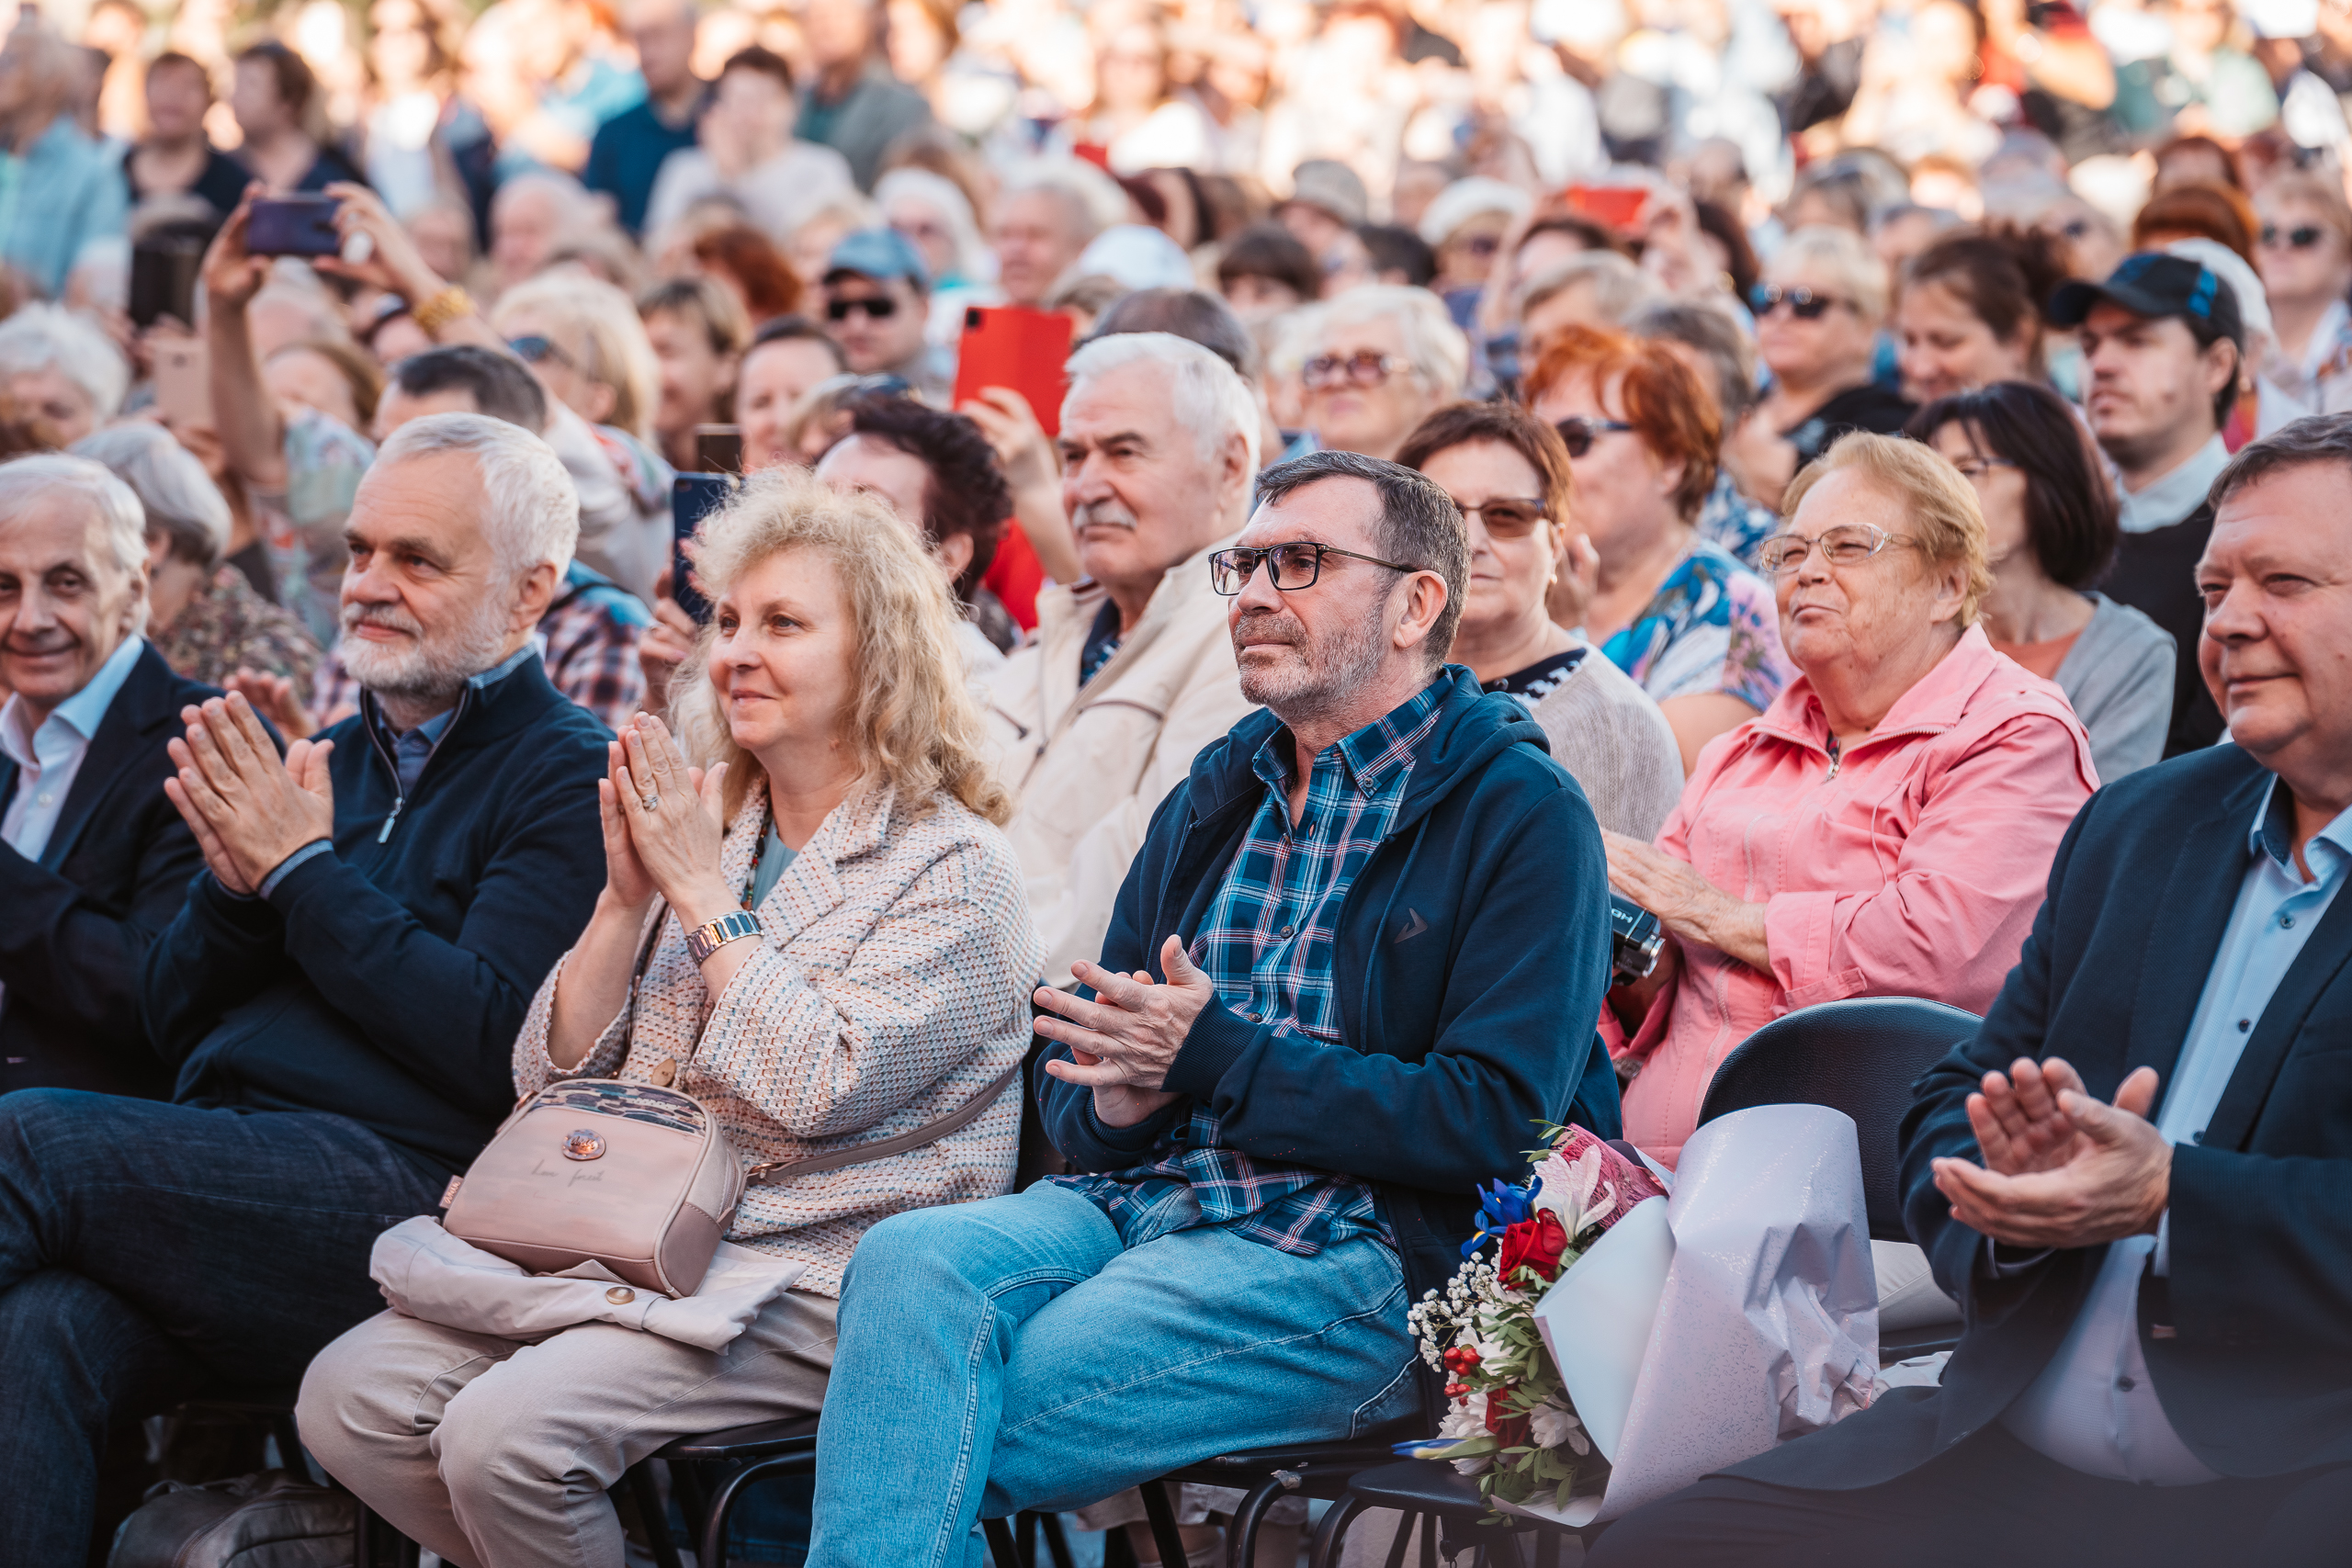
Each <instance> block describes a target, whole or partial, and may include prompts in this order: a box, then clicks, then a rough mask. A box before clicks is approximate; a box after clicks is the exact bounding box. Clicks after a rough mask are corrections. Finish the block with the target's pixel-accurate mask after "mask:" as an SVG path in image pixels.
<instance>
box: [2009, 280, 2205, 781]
mask: <svg viewBox="0 0 2352 1568" xmlns="http://www.w3.org/2000/svg"><path fill="white" fill-rule="evenodd" d="M2049 313H2050V320H2051V321H2052V322H2054V323H2055V324H2057V325H2059V326H2062V327H2075V328H2077V329H2079V330H2078V334H2077V335H2078V340H2079V341H2080V343H2081V344H2082V349H2083V368H2084V371H2085V373H2086V378H2087V387H2086V396H2085V398H2084V400H2083V412H2084V413H2085V414H2086V416H2087V417H2088V419H2089V422H2090V427H2091V434H2093V435H2094V436H2096V437H2097V438H2098V444H2099V447H2100V449H2101V450H2102V451H2104V452H2105V453H2106V454H2107V456H2108V457H2109V460H2110V461H2111V462H2113V463H2114V465H2115V470H2116V476H2117V478H2118V479H2120V481H2121V483H2120V486H2119V487H2118V491H2119V493H2118V495H2117V500H2118V501H2119V502H2121V515H2120V519H2119V520H2120V522H2121V524H2122V525H2123V540H2122V543H2121V544H2120V546H2119V547H2118V548H2117V550H2116V557H2115V567H2114V570H2111V571H2110V572H2109V574H2108V576H2107V578H2106V579H2105V580H2104V581H2101V582H2100V583H2099V584H2098V587H2099V591H2100V592H2103V593H2105V594H2106V595H2107V596H2108V597H2109V598H2110V599H2113V600H2115V601H2117V602H2118V603H2119V604H2129V605H2131V607H2132V608H2133V609H2135V610H2138V611H2140V612H2141V613H2142V614H2143V615H2146V616H2147V617H2148V618H2149V619H2150V620H2153V621H2154V622H2155V623H2156V625H2158V626H2162V627H2163V628H2164V629H2165V631H2167V632H2169V633H2171V634H2172V640H2173V646H2174V648H2175V649H2176V650H2177V656H2178V659H2179V668H2178V670H2177V671H2176V673H2175V676H2174V681H2173V699H2172V700H2173V716H2172V727H2171V728H2170V730H2169V732H2168V733H2167V734H2166V736H2165V756H2167V757H2177V756H2179V755H2181V754H2182V753H2183V752H2185V751H2192V750H2197V749H2198V748H2199V747H2202V746H2211V744H2212V743H2213V742H2214V741H2215V740H2218V739H2221V736H2222V710H2221V709H2220V708H2219V707H2218V706H2216V705H2214V701H2213V696H2212V694H2211V693H2210V692H2208V691H2207V690H2206V689H2205V682H2204V681H2203V679H2202V678H2201V677H2199V674H2198V672H2197V644H2198V637H2199V633H2200V632H2201V631H2202V629H2203V627H2204V621H2205V604H2204V601H2203V600H2202V599H2201V598H2200V597H2199V594H2198V592H2197V581H2196V575H2195V574H2196V567H2197V559H2198V557H2199V556H2200V555H2201V554H2203V553H2204V549H2205V540H2206V536H2208V535H2210V534H2211V532H2212V530H2213V509H2212V508H2211V506H2209V505H2208V504H2206V499H2205V497H2206V491H2208V490H2209V489H2210V488H2211V486H2212V483H2213V481H2214V479H2217V478H2219V477H2220V475H2221V472H2222V469H2223V468H2226V467H2228V466H2229V461H2230V454H2229V448H2228V447H2227V446H2223V445H2222V423H2224V422H2225V421H2226V420H2228V418H2229V417H2230V408H2231V405H2232V404H2233V403H2234V402H2235V401H2236V400H2237V389H2238V372H2239V369H2240V367H2241V365H2242V363H2243V360H2244V356H2245V325H2244V319H2243V318H2242V317H2241V315H2240V314H2239V310H2238V299H2237V296H2236V294H2235V293H2234V292H2233V291H2232V289H2231V288H2230V286H2229V284H2228V282H2226V281H2225V280H2224V279H2222V277H2220V276H2217V275H2215V274H2214V273H2213V272H2212V271H2211V269H2210V268H2208V267H2207V266H2205V265H2203V264H2202V263H2200V262H2198V261H2195V260H2192V259H2190V258H2189V257H2187V256H2176V255H2168V254H2164V253H2161V252H2154V251H2143V252H2141V253H2139V254H2135V255H2129V256H2126V257H2124V258H2123V261H2122V264H2121V265H2119V266H2117V267H2116V269H2115V271H2114V272H2113V273H2112V274H2111V275H2110V276H2109V277H2108V279H2107V281H2106V282H2104V283H2092V282H2089V281H2087V280H2084V279H2077V280H2075V282H2073V283H2069V284H2066V285H2065V286H2064V287H2063V288H2060V289H2059V290H2058V291H2057V292H2056V293H2055V294H2053V295H2052V296H2051V298H2050V312H2049Z"/></svg>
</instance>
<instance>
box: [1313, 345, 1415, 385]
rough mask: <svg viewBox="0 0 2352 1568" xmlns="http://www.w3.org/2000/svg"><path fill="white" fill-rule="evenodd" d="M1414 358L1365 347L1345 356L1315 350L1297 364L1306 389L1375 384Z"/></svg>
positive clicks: (1407, 368) (1402, 367)
mask: <svg viewBox="0 0 2352 1568" xmlns="http://www.w3.org/2000/svg"><path fill="white" fill-rule="evenodd" d="M1412 367H1413V362H1412V361H1411V360H1409V359H1404V358H1400V357H1399V356H1398V355H1394V354H1374V353H1373V352H1372V351H1371V350H1369V349H1366V350H1365V351H1364V352H1363V353H1362V354H1351V355H1348V356H1347V357H1346V358H1345V359H1342V358H1340V356H1339V355H1336V354H1318V355H1316V356H1315V357H1314V358H1312V359H1310V360H1308V361H1307V362H1306V364H1304V365H1302V366H1300V367H1298V379H1299V382H1300V384H1301V385H1302V386H1305V387H1306V388H1307V389H1309V390H1319V389H1322V388H1325V387H1337V386H1340V385H1341V384H1343V383H1347V382H1352V383H1354V384H1355V385H1356V386H1359V387H1377V386H1379V385H1380V384H1381V383H1382V382H1383V381H1385V380H1387V379H1388V378H1390V377H1391V376H1394V375H1396V374H1397V372H1398V371H1400V370H1410V369H1411V368H1412Z"/></svg>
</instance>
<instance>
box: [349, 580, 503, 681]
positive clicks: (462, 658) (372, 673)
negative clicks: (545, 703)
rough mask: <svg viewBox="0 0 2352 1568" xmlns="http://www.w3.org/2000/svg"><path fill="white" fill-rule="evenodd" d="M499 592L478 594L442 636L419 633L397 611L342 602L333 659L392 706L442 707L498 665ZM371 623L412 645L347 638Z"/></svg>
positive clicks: (500, 630) (500, 640)
mask: <svg viewBox="0 0 2352 1568" xmlns="http://www.w3.org/2000/svg"><path fill="white" fill-rule="evenodd" d="M502 600H503V594H497V593H490V594H484V595H483V596H482V598H481V603H480V604H477V605H476V606H475V609H474V613H473V614H472V615H469V616H468V617H467V618H466V619H465V620H464V621H462V622H460V623H459V624H458V625H457V626H452V627H450V628H449V629H448V630H447V631H446V632H440V633H425V632H424V631H423V629H422V628H421V627H420V626H418V624H417V622H416V621H415V620H414V619H413V617H412V616H410V615H408V613H407V612H405V611H402V610H396V609H390V608H387V607H375V606H365V605H356V604H348V605H345V607H344V611H343V629H344V631H345V634H346V635H345V637H344V638H343V640H342V641H341V642H339V643H338V644H336V646H335V653H336V657H338V658H340V659H341V660H343V667H344V669H345V671H348V672H349V673H350V675H351V678H352V679H353V680H355V681H356V682H359V683H360V684H361V685H362V686H365V687H366V688H367V689H368V690H369V691H371V692H373V693H375V694H376V695H377V696H378V697H379V698H389V699H390V700H391V701H393V702H395V703H402V704H408V705H418V706H423V705H436V704H446V703H447V702H449V701H451V700H452V699H454V698H455V697H456V696H457V694H458V691H459V690H460V689H461V688H463V687H464V685H465V683H466V682H467V681H468V680H469V679H470V678H471V677H473V676H476V675H479V674H481V672H482V671H485V670H488V669H491V668H492V667H493V666H495V665H496V664H497V663H498V660H499V656H500V655H501V654H502V653H503V652H504V650H505V647H506V615H507V606H506V605H505V604H503V603H502V602H501V601H502ZM368 621H373V622H374V623H375V624H377V625H379V626H391V627H392V628H394V629H395V630H399V631H405V632H407V633H409V634H410V636H412V637H415V639H416V640H415V641H414V642H413V643H411V644H409V645H408V646H407V647H405V648H399V649H393V648H386V647H384V646H382V645H381V644H379V643H372V642H365V641H362V640H361V639H359V638H358V637H352V636H350V635H348V634H349V633H350V631H351V630H352V628H353V627H355V626H359V625H361V624H362V623H364V622H368Z"/></svg>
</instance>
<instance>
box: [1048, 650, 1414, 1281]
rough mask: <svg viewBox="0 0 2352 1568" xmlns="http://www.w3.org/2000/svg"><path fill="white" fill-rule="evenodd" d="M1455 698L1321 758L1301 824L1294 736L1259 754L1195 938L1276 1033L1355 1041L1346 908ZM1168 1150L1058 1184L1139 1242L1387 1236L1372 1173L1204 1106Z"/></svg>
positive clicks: (1273, 740)
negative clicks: (1349, 1169) (1441, 711)
mask: <svg viewBox="0 0 2352 1568" xmlns="http://www.w3.org/2000/svg"><path fill="white" fill-rule="evenodd" d="M1440 695H1441V692H1440V688H1439V687H1438V686H1437V685H1436V684H1434V683H1432V684H1431V685H1430V686H1428V687H1426V688H1424V689H1423V691H1422V692H1421V694H1419V696H1417V697H1414V698H1413V699H1412V700H1411V701H1409V702H1407V703H1405V704H1403V705H1400V706H1399V707H1397V708H1396V709H1395V710H1394V711H1392V712H1391V713H1389V714H1388V715H1387V716H1385V717H1384V718H1381V719H1378V720H1376V721H1374V723H1371V724H1368V725H1366V726H1364V727H1363V728H1362V729H1359V730H1356V731H1355V732H1354V733H1352V734H1351V735H1349V736H1347V737H1346V738H1345V739H1342V740H1340V742H1339V744H1338V745H1336V746H1334V747H1331V748H1329V749H1327V750H1324V751H1323V753H1322V754H1321V755H1319V756H1317V758H1316V759H1315V761H1314V762H1313V764H1312V769H1311V772H1310V773H1309V774H1308V777H1307V784H1306V809H1305V810H1304V811H1303V812H1301V813H1300V815H1299V819H1298V821H1297V823H1296V824H1295V825H1294V824H1293V823H1292V821H1291V819H1290V799H1289V791H1290V779H1291V769H1292V767H1293V765H1294V764H1293V762H1292V760H1291V756H1290V734H1289V731H1287V730H1277V731H1276V732H1275V733H1274V734H1273V735H1272V736H1271V737H1269V738H1268V739H1267V740H1266V743H1265V744H1264V745H1263V746H1261V747H1260V748H1259V750H1258V754H1257V755H1256V756H1255V757H1254V758H1252V759H1251V761H1250V768H1251V771H1252V772H1254V773H1256V774H1257V775H1258V777H1259V778H1261V779H1262V780H1263V781H1265V785H1266V794H1265V797H1264V799H1263V800H1261V802H1260V803H1259V806H1258V814H1257V816H1256V817H1255V818H1253V819H1252V820H1251V822H1250V832H1249V836H1248V837H1247V838H1246V839H1244V840H1242V844H1241V849H1240V852H1238V854H1236V855H1235V856H1234V860H1233V864H1232V865H1231V866H1230V867H1229V868H1228V869H1227V872H1226V876H1225V882H1224V885H1223V886H1221V887H1219V888H1218V890H1217V894H1216V898H1215V900H1214V901H1213V902H1212V903H1211V904H1210V906H1209V910H1208V914H1207V915H1206V917H1205V918H1204V919H1203V921H1202V924H1201V930H1200V932H1199V934H1198V935H1196V936H1195V937H1194V938H1193V946H1192V954H1193V962H1194V963H1195V964H1199V965H1200V966H1201V968H1202V970H1203V971H1204V973H1206V974H1207V976H1209V979H1210V981H1211V983H1212V984H1214V985H1215V986H1216V993H1217V998H1218V1000H1220V1001H1222V1002H1223V1003H1225V1005H1227V1006H1228V1007H1230V1008H1233V1009H1235V1010H1237V1011H1239V1012H1241V1013H1243V1014H1244V1015H1246V1016H1247V1017H1249V1018H1250V1019H1252V1020H1255V1021H1260V1022H1267V1023H1272V1025H1273V1026H1274V1030H1275V1032H1277V1033H1281V1034H1299V1035H1304V1036H1306V1038H1308V1039H1310V1040H1313V1041H1316V1042H1317V1043H1321V1044H1325V1045H1333V1046H1339V1045H1343V1044H1344V1042H1343V1041H1342V1040H1341V1039H1340V1010H1339V1001H1338V998H1337V997H1336V995H1335V994H1334V987H1333V976H1332V960H1333V956H1334V947H1335V943H1336V937H1337V933H1338V930H1339V920H1340V908H1341V907H1342V906H1343V905H1344V904H1345V903H1346V901H1347V897H1348V889H1349V888H1350V886H1352V885H1353V884H1354V882H1355V879H1356V874H1357V873H1358V872H1360V871H1362V870H1363V864H1364V863H1365V862H1366V861H1367V860H1369V859H1370V858H1371V857H1372V852H1374V850H1376V849H1377V848H1379V847H1380V843H1381V841H1382V840H1384V839H1385V838H1386V837H1387V836H1388V831H1389V829H1390V827H1391V825H1392V824H1394V823H1395V821H1396V819H1397V807H1398V806H1399V805H1401V804H1402V803H1403V801H1404V798H1405V784H1406V781H1407V780H1408V778H1409V777H1410V776H1411V774H1412V769H1413V753H1414V748H1416V747H1417V746H1419V744H1420V743H1421V741H1422V740H1423V739H1426V738H1427V737H1428V735H1429V733H1430V730H1431V729H1432V728H1435V727H1436V725H1437V719H1438V703H1439V699H1440ZM1155 1152H1156V1153H1159V1156H1160V1157H1159V1158H1158V1159H1156V1160H1155V1161H1154V1162H1153V1163H1152V1164H1150V1165H1148V1166H1145V1167H1142V1168H1139V1169H1136V1170H1127V1171H1120V1172H1117V1173H1115V1174H1112V1175H1103V1176H1070V1177H1058V1178H1054V1179H1055V1180H1057V1181H1059V1182H1061V1183H1062V1184H1063V1185H1064V1186H1067V1187H1069V1188H1071V1189H1072V1190H1075V1191H1077V1192H1078V1193H1079V1194H1080V1196H1081V1197H1084V1198H1086V1199H1087V1200H1089V1201H1091V1202H1092V1203H1093V1204H1094V1205H1095V1206H1096V1207H1097V1208H1100V1209H1101V1210H1102V1211H1103V1213H1105V1214H1106V1215H1108V1216H1109V1218H1110V1220H1111V1223H1112V1224H1114V1225H1115V1226H1117V1227H1118V1231H1119V1238H1120V1240H1121V1241H1122V1242H1123V1243H1124V1244H1125V1245H1126V1246H1127V1247H1139V1246H1141V1245H1142V1244H1143V1243H1145V1242H1147V1241H1150V1240H1152V1239H1153V1238H1155V1237H1158V1236H1161V1235H1168V1234H1170V1232H1173V1231H1180V1230H1189V1229H1191V1228H1192V1227H1193V1226H1194V1225H1204V1224H1225V1225H1230V1226H1231V1227H1232V1228H1233V1229H1234V1231H1235V1232H1236V1233H1237V1234H1238V1235H1242V1236H1245V1237H1247V1238H1248V1239H1250V1240H1251V1241H1255V1242H1259V1243H1261V1244H1262V1245H1264V1246H1267V1247H1273V1248H1275V1249H1276V1250H1278V1251H1282V1252H1288V1253H1295V1254H1296V1255H1297V1256H1299V1257H1302V1258H1311V1257H1313V1256H1314V1255H1315V1254H1316V1253H1317V1252H1320V1251H1321V1250H1322V1249H1323V1248H1325V1247H1329V1246H1332V1245H1334V1244H1336V1243H1338V1242H1341V1241H1344V1240H1347V1239H1348V1238H1349V1237H1351V1236H1354V1235H1381V1236H1385V1234H1386V1233H1385V1230H1384V1229H1383V1227H1382V1225H1381V1223H1380V1219H1379V1216H1378V1214H1377V1213H1376V1212H1375V1209H1374V1202H1373V1193H1372V1188H1371V1186H1370V1185H1369V1184H1368V1183H1366V1182H1363V1181H1361V1180H1358V1179H1356V1178H1354V1177H1350V1176H1335V1175H1333V1174H1331V1173H1330V1172H1329V1171H1325V1170H1315V1169H1311V1168H1306V1167H1304V1166H1287V1165H1275V1164H1272V1163H1271V1162H1268V1161H1265V1160H1261V1159H1258V1158H1255V1157H1254V1156H1250V1155H1247V1154H1244V1153H1242V1152H1241V1151H1240V1150H1238V1149H1231V1148H1227V1147H1225V1146H1224V1145H1223V1143H1222V1141H1221V1139H1220V1136H1219V1129H1218V1121H1217V1117H1216V1112H1214V1111H1211V1110H1210V1109H1209V1108H1208V1107H1207V1106H1205V1105H1198V1104H1196V1105H1194V1106H1193V1111H1192V1115H1191V1117H1190V1119H1189V1120H1188V1121H1187V1122H1185V1123H1184V1124H1182V1126H1179V1127H1176V1128H1174V1129H1172V1130H1171V1132H1170V1134H1169V1136H1168V1138H1167V1140H1166V1141H1165V1143H1164V1144H1163V1145H1162V1147H1161V1149H1159V1150H1158V1151H1155Z"/></svg>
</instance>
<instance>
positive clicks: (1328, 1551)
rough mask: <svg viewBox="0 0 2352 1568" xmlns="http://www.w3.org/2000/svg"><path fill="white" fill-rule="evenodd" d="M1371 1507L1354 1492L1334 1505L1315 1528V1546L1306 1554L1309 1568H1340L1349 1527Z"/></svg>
mask: <svg viewBox="0 0 2352 1568" xmlns="http://www.w3.org/2000/svg"><path fill="white" fill-rule="evenodd" d="M1370 1506H1372V1505H1371V1504H1369V1503H1367V1502H1365V1501H1364V1500H1363V1498H1361V1497H1359V1496H1357V1495H1355V1494H1354V1493H1352V1492H1351V1493H1349V1494H1348V1495H1346V1496H1344V1497H1342V1498H1340V1500H1339V1501H1338V1502H1336V1503H1334V1504H1332V1505H1331V1506H1330V1508H1329V1511H1328V1512H1326V1513H1325V1514H1324V1516H1323V1522H1322V1523H1321V1524H1319V1525H1317V1526H1316V1527H1315V1545H1314V1547H1313V1548H1312V1549H1311V1550H1310V1551H1308V1552H1307V1554H1306V1561H1307V1565H1308V1568H1339V1562H1340V1543H1341V1542H1342V1541H1344V1540H1346V1539H1347V1534H1348V1527H1349V1526H1350V1525H1351V1524H1353V1523H1355V1522H1356V1517H1357V1516H1359V1515H1360V1514H1362V1513H1363V1511H1364V1510H1365V1509H1366V1508H1368V1507H1370Z"/></svg>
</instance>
